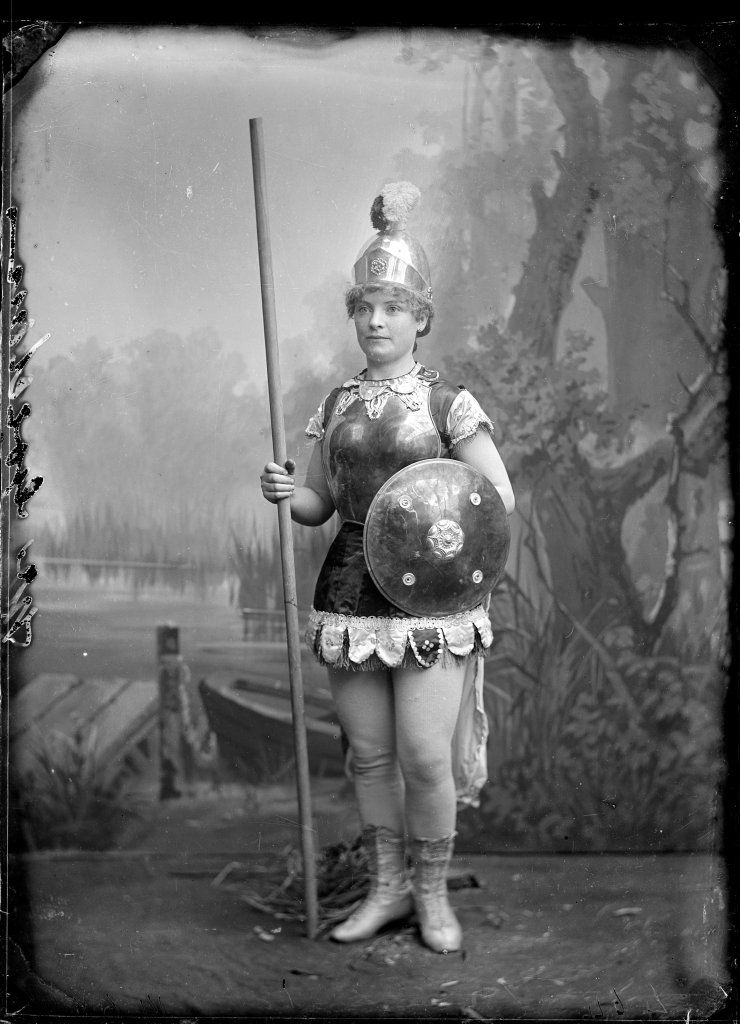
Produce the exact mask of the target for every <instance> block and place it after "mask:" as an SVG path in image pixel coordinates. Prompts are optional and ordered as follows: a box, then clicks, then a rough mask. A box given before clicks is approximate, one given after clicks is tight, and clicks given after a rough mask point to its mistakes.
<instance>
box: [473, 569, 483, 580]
mask: <svg viewBox="0 0 740 1024" xmlns="http://www.w3.org/2000/svg"><path fill="white" fill-rule="evenodd" d="M482 579H483V573H482V572H481V571H480V569H476V570H475V572H474V573H473V583H480V581H481V580H482Z"/></svg>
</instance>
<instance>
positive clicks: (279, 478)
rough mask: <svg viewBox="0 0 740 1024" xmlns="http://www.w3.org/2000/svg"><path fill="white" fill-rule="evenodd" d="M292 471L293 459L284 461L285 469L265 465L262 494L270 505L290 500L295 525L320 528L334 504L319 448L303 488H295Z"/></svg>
mask: <svg viewBox="0 0 740 1024" xmlns="http://www.w3.org/2000/svg"><path fill="white" fill-rule="evenodd" d="M295 470H296V464H295V462H294V461H293V459H286V460H285V466H280V465H279V464H278V463H277V462H268V463H267V465H266V466H265V468H264V469H263V470H262V474H261V475H260V484H261V485H262V494H263V495H264V496H265V498H266V499H267V500H268V501H269V502H272V504H273V505H276V504H277V503H278V502H279V501H285V499H286V498H289V499H290V514H291V516H292V518H293V519H294V520H295V522H296V523H300V524H301V525H302V526H321V524H322V523H325V522H326V521H327V520H328V519H329V518H331V516H332V514H333V512H334V503H333V501H332V500H331V496H330V494H329V492H328V489H327V487H326V482H325V479H324V471H323V469H322V468H321V453H320V451H319V449H318V446H315V448H314V452H313V454H312V456H311V459H310V461H309V464H308V470H307V472H306V480H305V482H304V484H303V485H302V486H298V487H296V483H295Z"/></svg>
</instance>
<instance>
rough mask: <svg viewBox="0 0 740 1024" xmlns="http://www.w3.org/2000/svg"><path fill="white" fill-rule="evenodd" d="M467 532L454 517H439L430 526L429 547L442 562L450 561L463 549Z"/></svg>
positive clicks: (427, 539)
mask: <svg viewBox="0 0 740 1024" xmlns="http://www.w3.org/2000/svg"><path fill="white" fill-rule="evenodd" d="M464 541H465V534H464V533H463V532H462V530H461V529H460V527H459V526H458V524H457V523H456V522H455V521H454V520H453V519H438V520H437V522H436V523H433V525H432V526H430V528H429V532H428V533H427V537H426V544H427V547H428V548H429V549H430V550H431V552H432V554H433V555H434V556H435V557H436V558H438V559H439V560H440V561H441V562H449V561H450V560H451V559H452V558H454V557H455V555H456V554H458V552H459V551H460V550H461V549H462V546H463V542H464Z"/></svg>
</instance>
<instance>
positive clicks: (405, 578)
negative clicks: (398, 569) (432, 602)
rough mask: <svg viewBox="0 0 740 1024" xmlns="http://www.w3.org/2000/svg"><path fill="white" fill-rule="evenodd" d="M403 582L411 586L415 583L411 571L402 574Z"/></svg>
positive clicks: (414, 577)
mask: <svg viewBox="0 0 740 1024" xmlns="http://www.w3.org/2000/svg"><path fill="white" fill-rule="evenodd" d="M402 579H403V582H404V583H405V584H406V586H407V587H413V585H414V584H415V583H416V576H414V574H413V573H412V572H405V573H404V574H403V576H402Z"/></svg>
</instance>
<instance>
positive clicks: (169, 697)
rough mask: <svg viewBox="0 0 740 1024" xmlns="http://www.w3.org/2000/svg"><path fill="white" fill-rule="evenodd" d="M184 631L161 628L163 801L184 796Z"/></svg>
mask: <svg viewBox="0 0 740 1024" xmlns="http://www.w3.org/2000/svg"><path fill="white" fill-rule="evenodd" d="M181 670H182V665H181V659H180V630H179V629H178V627H177V626H173V625H171V624H168V625H163V626H157V683H158V687H159V799H160V800H173V799H175V798H176V797H178V796H181V793H180V790H179V789H178V788H177V783H178V781H179V779H178V776H179V774H180V768H181V765H180V750H181V742H182V738H181V713H180V672H181Z"/></svg>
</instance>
